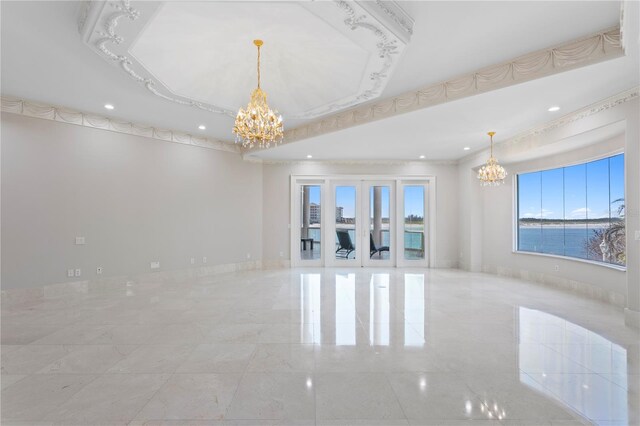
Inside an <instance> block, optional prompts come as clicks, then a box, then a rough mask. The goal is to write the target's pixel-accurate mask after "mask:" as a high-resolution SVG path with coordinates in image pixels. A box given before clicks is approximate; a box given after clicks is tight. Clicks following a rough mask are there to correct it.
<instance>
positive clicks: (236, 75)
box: [92, 2, 404, 118]
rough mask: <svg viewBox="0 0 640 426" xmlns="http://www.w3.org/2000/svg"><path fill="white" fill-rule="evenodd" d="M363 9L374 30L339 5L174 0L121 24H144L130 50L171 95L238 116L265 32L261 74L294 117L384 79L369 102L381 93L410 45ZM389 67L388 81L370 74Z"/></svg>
mask: <svg viewBox="0 0 640 426" xmlns="http://www.w3.org/2000/svg"><path fill="white" fill-rule="evenodd" d="M138 7H139V6H138ZM350 7H351V6H350ZM356 7H357V5H353V9H349V10H348V11H351V10H353V11H354V12H355V13H357V14H362V15H363V16H365V15H366V16H367V20H369V21H370V22H369V23H370V25H375V26H374V27H371V29H370V30H366V29H359V31H355V30H353V29H351V27H350V26H349V25H347V24H346V23H345V18H347V17H348V16H349V15H348V14H347V13H345V12H346V11H345V10H344V9H341V8H339V7H336V5H335V4H333V3H332V2H302V3H301V2H269V3H267V2H258V3H256V2H215V3H214V2H166V3H164V4H162V5H159V6H158V7H157V9H156V10H149V9H146V10H144V12H143V10H140V14H141V18H139V19H136V20H135V22H133V21H130V20H129V21H128V20H126V19H123V20H121V21H120V23H119V26H125V25H127V26H133V25H135V26H137V27H138V31H139V33H138V34H136V36H135V38H136V39H135V41H134V42H133V43H132V44H131V45H130V47H129V48H128V49H127V50H126V54H127V55H130V56H131V57H132V58H135V59H136V60H137V61H138V62H139V63H140V65H141V66H142V67H144V68H145V69H146V71H148V72H151V74H152V75H153V76H154V77H155V78H156V79H157V80H159V81H161V82H162V83H163V84H164V86H165V87H167V88H168V89H170V91H171V92H172V93H173V94H177V95H180V96H182V97H185V98H189V99H192V100H196V101H199V102H202V103H206V104H210V105H215V106H216V107H218V108H223V109H227V110H229V111H231V112H232V114H233V113H234V112H235V111H237V109H238V106H239V105H243V104H245V103H247V101H248V92H249V91H250V90H252V89H253V88H255V87H256V62H255V61H256V48H255V46H254V45H253V43H252V40H253V39H256V38H260V39H263V40H264V41H265V45H264V46H263V48H262V57H261V71H262V75H261V77H262V78H261V80H262V88H263V89H264V90H265V91H267V93H269V95H270V102H271V104H272V105H274V106H275V107H276V108H277V109H278V110H279V111H280V112H281V113H282V114H283V115H284V116H286V117H296V116H297V117H305V118H311V117H316V116H318V115H321V114H326V113H327V112H332V111H338V110H339V109H343V108H346V107H349V106H352V105H355V104H357V103H361V102H362V101H363V100H358V98H359V97H360V96H362V95H363V94H365V93H366V92H367V91H372V90H373V89H374V87H375V86H376V84H377V83H378V81H379V82H380V84H379V85H378V87H377V88H376V89H375V96H373V95H372V96H368V99H374V98H375V97H378V96H379V95H380V94H381V92H382V89H384V86H385V85H386V82H387V81H388V78H389V76H390V75H391V74H392V73H391V71H392V69H391V66H392V65H394V64H395V63H396V62H397V61H398V60H399V59H400V57H401V53H402V50H403V48H404V43H403V42H402V40H400V39H398V38H397V37H395V36H394V35H393V33H391V31H389V30H387V29H386V27H385V24H387V22H381V21H378V20H376V19H375V18H373V17H372V15H370V14H368V13H367V11H366V10H364V9H361V8H358V9H355V8H356ZM145 12H146V13H145ZM104 13H105V14H107V15H108V14H110V13H113V11H111V10H109V9H108V8H107V9H106V10H105V12H104ZM143 13H145V15H149V17H148V19H149V20H148V21H145V20H144V19H143V17H144V16H143ZM264 23H267V24H264ZM100 25H101V23H99V24H98V26H99V27H100ZM117 30H118V31H120V29H119V28H118V29H117ZM377 31H384V34H385V37H389V43H393V45H394V47H395V53H394V54H393V55H388V57H385V56H382V55H379V54H378V51H379V48H378V47H377V43H378V42H379V41H380V38H379V37H378V36H377ZM133 38H134V37H131V39H133ZM92 43H93V42H92ZM119 44H121V45H127V40H124V39H123V42H121V43H119ZM124 49H126V46H124ZM387 60H389V66H388V67H386V68H385V63H386V61H387ZM382 69H384V70H385V72H384V74H385V76H386V77H385V78H383V79H379V80H374V79H372V78H370V76H371V75H372V74H373V73H376V72H380V71H381V70H382ZM240 89H242V90H240ZM365 100H366V99H365Z"/></svg>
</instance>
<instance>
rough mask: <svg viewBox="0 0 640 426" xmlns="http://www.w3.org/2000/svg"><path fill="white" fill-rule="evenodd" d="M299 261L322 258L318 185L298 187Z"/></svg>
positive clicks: (320, 210) (320, 208) (320, 209)
mask: <svg viewBox="0 0 640 426" xmlns="http://www.w3.org/2000/svg"><path fill="white" fill-rule="evenodd" d="M300 190H301V194H300V214H301V217H300V259H302V260H317V259H320V258H321V257H322V250H321V246H320V244H321V235H322V205H321V199H320V195H321V191H320V185H300Z"/></svg>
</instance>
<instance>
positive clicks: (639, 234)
mask: <svg viewBox="0 0 640 426" xmlns="http://www.w3.org/2000/svg"><path fill="white" fill-rule="evenodd" d="M636 241H640V231H636Z"/></svg>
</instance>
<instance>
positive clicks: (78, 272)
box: [76, 269, 82, 277]
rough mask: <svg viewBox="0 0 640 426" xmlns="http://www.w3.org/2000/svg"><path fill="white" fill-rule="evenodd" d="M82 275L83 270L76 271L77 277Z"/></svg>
mask: <svg viewBox="0 0 640 426" xmlns="http://www.w3.org/2000/svg"><path fill="white" fill-rule="evenodd" d="M80 275H82V270H81V269H76V277H79V276H80Z"/></svg>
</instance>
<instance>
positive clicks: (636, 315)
mask: <svg viewBox="0 0 640 426" xmlns="http://www.w3.org/2000/svg"><path fill="white" fill-rule="evenodd" d="M624 323H625V324H626V325H627V326H628V327H632V328H635V329H639V330H640V311H636V310H633V309H629V308H624Z"/></svg>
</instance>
